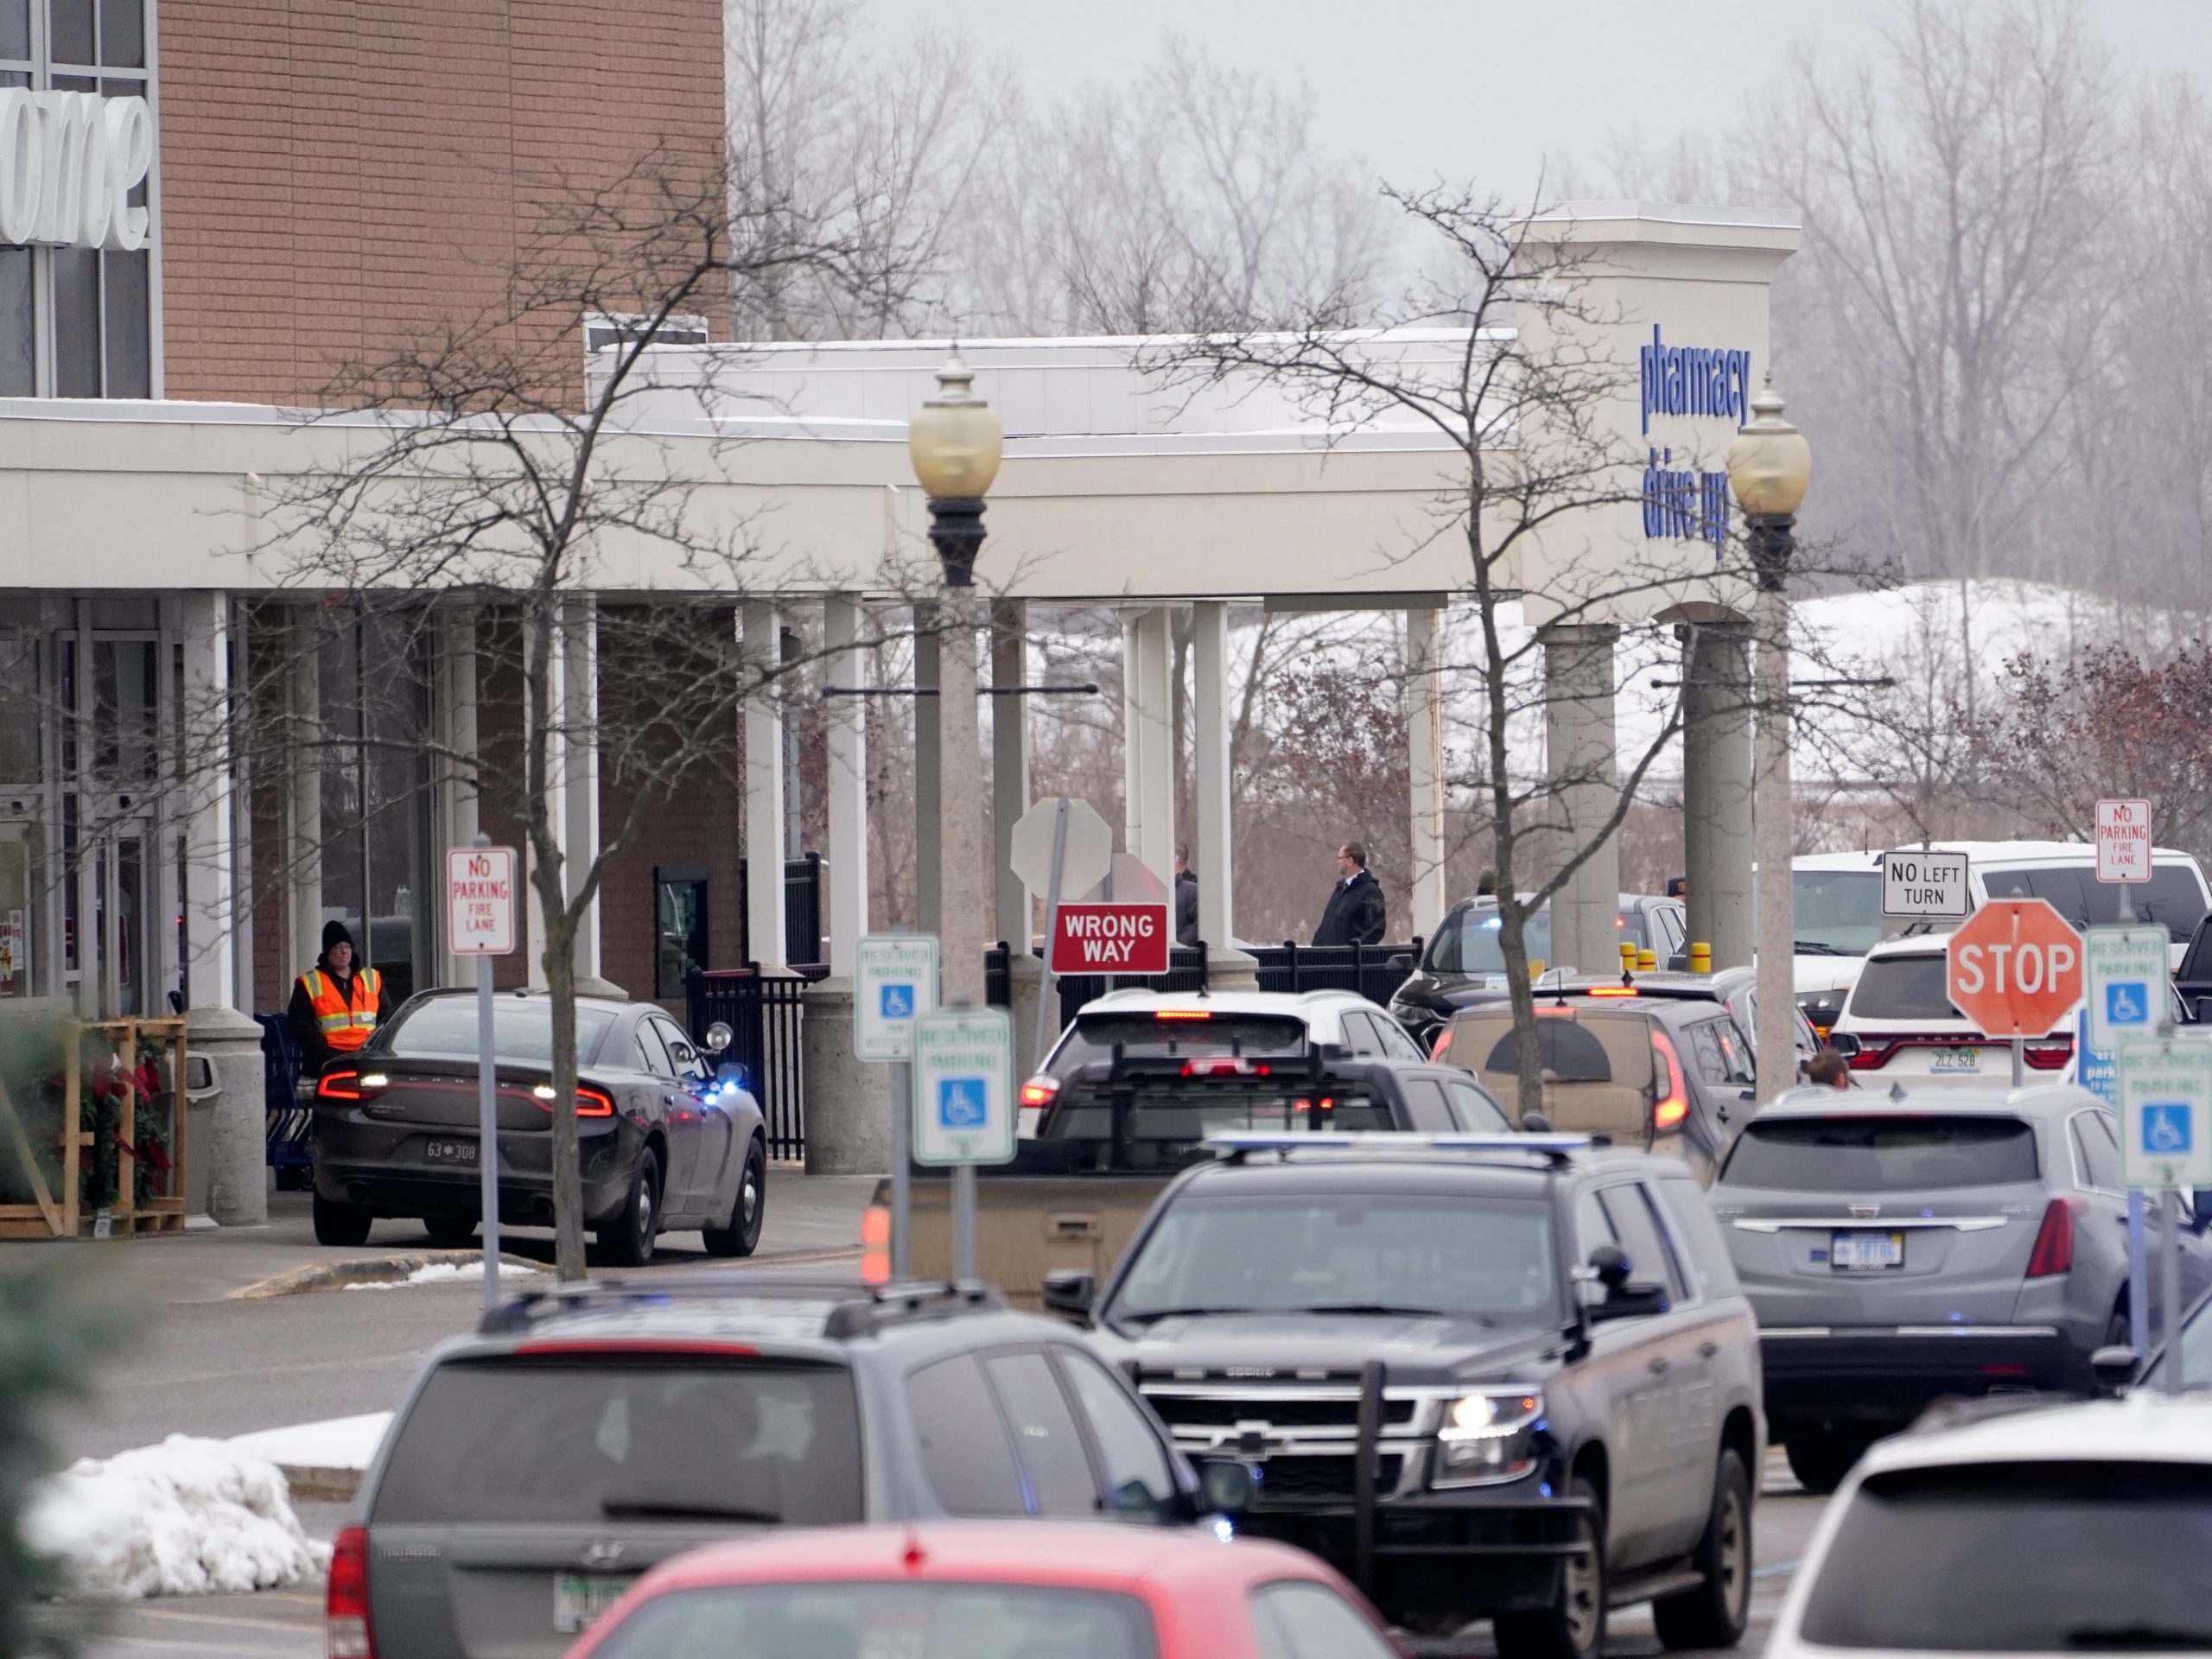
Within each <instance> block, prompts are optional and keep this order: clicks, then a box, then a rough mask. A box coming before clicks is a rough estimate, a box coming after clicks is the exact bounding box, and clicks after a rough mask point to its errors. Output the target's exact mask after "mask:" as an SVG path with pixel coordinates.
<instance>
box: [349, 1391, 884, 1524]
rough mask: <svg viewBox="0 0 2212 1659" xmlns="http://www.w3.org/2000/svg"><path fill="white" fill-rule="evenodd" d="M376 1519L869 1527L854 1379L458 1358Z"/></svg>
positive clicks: (432, 1397)
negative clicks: (865, 1520) (860, 1523)
mask: <svg viewBox="0 0 2212 1659" xmlns="http://www.w3.org/2000/svg"><path fill="white" fill-rule="evenodd" d="M677 1425H680V1426H681V1427H676V1426H677ZM370 1518H371V1520H372V1522H384V1523H388V1524H392V1525H409V1524H415V1523H420V1522H461V1523H470V1524H474V1523H494V1522H515V1523H526V1522H562V1523H563V1524H567V1525H571V1526H584V1525H588V1526H601V1525H603V1524H605V1523H606V1522H608V1521H621V1520H637V1521H651V1520H654V1519H661V1520H685V1519H690V1520H704V1521H715V1520H720V1521H727V1522H771V1523H772V1522H779V1521H781V1522H790V1523H791V1524H792V1525H794V1526H831V1525H836V1524H837V1523H839V1522H857V1521H860V1520H861V1519H862V1518H863V1516H862V1512H861V1459H860V1421H859V1414H858V1410H857V1408H855V1404H854V1399H853V1377H852V1373H851V1372H849V1371H848V1370H845V1369H844V1368H842V1366H831V1365H815V1366H794V1365H768V1364H755V1363H722V1362H719V1361H715V1360H712V1359H702V1360H690V1359H686V1360H683V1361H670V1360H665V1359H654V1358H652V1357H650V1356H641V1357H634V1358H613V1359H609V1358H605V1357H597V1356H594V1357H589V1358H580V1357H569V1356H563V1357H558V1358H556V1357H544V1358H519V1359H499V1360H456V1361H452V1362H449V1363H446V1364H443V1365H441V1366H439V1367H438V1368H437V1369H436V1370H434V1371H432V1372H431V1373H430V1376H429V1380H428V1381H427V1382H426V1383H424V1384H423V1392H422V1393H421V1395H418V1396H417V1397H416V1401H415V1403H414V1405H413V1407H412V1408H410V1410H409V1411H408V1413H407V1414H406V1416H405V1418H404V1420H403V1421H401V1423H400V1425H399V1428H398V1437H397V1440H394V1441H393V1443H392V1448H391V1462H390V1464H389V1465H388V1466H387V1467H386V1469H385V1474H384V1478H383V1479H382V1481H380V1482H379V1483H378V1486H377V1490H376V1494H375V1498H374V1503H373V1507H372V1510H371V1516H370Z"/></svg>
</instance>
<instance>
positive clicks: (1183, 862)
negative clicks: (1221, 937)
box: [1175, 842, 1198, 944]
mask: <svg viewBox="0 0 2212 1659" xmlns="http://www.w3.org/2000/svg"><path fill="white" fill-rule="evenodd" d="M1175 943H1176V944H1197V943H1198V877H1197V876H1195V875H1193V874H1192V873H1191V849H1190V847H1189V845H1188V843H1186V842H1177V843H1176V846H1175Z"/></svg>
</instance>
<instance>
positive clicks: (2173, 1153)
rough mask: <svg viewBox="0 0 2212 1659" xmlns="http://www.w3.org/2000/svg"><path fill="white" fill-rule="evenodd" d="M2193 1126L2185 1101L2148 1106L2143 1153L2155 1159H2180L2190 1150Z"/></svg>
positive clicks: (2144, 1117) (2145, 1111) (2193, 1122)
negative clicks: (2179, 1157)
mask: <svg viewBox="0 0 2212 1659" xmlns="http://www.w3.org/2000/svg"><path fill="white" fill-rule="evenodd" d="M2194 1125H2195V1115H2194V1114H2193V1113H2192V1112H2191V1111H2190V1104H2189V1103H2188V1102H2187V1101H2185V1100H2177V1101H2170V1102H2169V1101H2160V1102H2153V1103H2148V1104H2146V1105H2145V1107H2144V1108H2143V1150H2144V1151H2145V1152H2146V1153H2148V1154H2152V1156H2154V1157H2161V1158H2173V1157H2178V1156H2180V1155H2181V1154H2183V1153H2186V1152H2187V1151H2188V1150H2189V1149H2190V1141H2191V1140H2192V1138H2193V1137H2192V1135H2191V1133H2190V1132H2191V1130H2192V1128H2194Z"/></svg>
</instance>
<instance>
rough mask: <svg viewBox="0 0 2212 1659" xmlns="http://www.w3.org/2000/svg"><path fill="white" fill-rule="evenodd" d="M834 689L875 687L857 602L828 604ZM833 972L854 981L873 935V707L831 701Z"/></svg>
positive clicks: (833, 599) (827, 704)
mask: <svg viewBox="0 0 2212 1659" xmlns="http://www.w3.org/2000/svg"><path fill="white" fill-rule="evenodd" d="M822 616H823V642H824V643H825V644H826V645H828V647H829V660H828V661H827V662H826V663H824V664H823V677H824V680H825V682H826V683H829V684H830V685H842V686H849V687H855V688H861V687H865V686H866V685H867V684H868V652H867V651H866V650H864V649H863V648H862V647H861V644H860V640H861V603H860V601H859V600H858V599H857V598H855V596H853V595H852V594H830V595H829V597H828V598H827V599H825V600H823V602H822ZM823 708H824V709H825V710H826V711H827V717H828V731H827V733H826V734H825V736H826V740H827V743H826V747H828V749H829V779H828V783H829V971H830V973H831V974H832V975H833V976H836V977H837V978H841V979H849V978H851V977H852V974H853V969H854V957H855V953H856V951H857V949H858V946H859V943H860V938H861V935H862V934H863V933H865V932H867V931H868V699H867V698H866V697H829V698H825V699H824V700H823Z"/></svg>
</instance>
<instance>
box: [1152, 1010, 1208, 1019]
mask: <svg viewBox="0 0 2212 1659" xmlns="http://www.w3.org/2000/svg"><path fill="white" fill-rule="evenodd" d="M1152 1017H1153V1018H1154V1019H1155V1020H1211V1019H1212V1018H1213V1010H1212V1009H1211V1008H1154V1010H1153V1011H1152Z"/></svg>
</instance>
